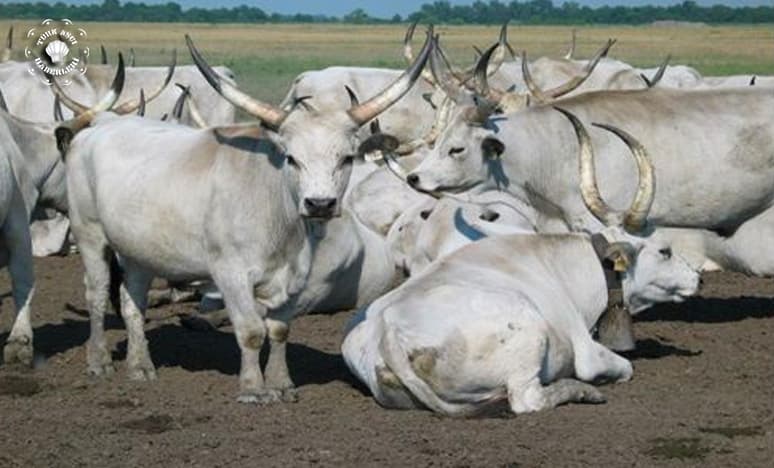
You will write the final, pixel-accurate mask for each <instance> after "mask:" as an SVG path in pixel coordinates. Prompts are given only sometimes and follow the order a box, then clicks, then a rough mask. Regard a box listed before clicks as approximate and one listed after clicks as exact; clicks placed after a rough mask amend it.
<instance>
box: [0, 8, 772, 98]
mask: <svg viewBox="0 0 774 468" xmlns="http://www.w3.org/2000/svg"><path fill="white" fill-rule="evenodd" d="M79 24H80V25H81V26H82V27H83V28H84V29H86V31H88V35H89V39H88V40H89V44H90V45H92V46H96V47H97V48H98V47H99V45H104V46H105V47H106V49H107V50H108V51H109V53H110V54H111V55H112V60H113V61H115V55H116V54H117V52H118V51H119V50H122V51H124V52H125V53H126V52H128V50H129V49H130V48H131V49H134V51H135V54H136V56H137V65H162V64H165V63H167V61H168V60H169V54H170V52H171V50H172V49H175V48H176V49H177V50H178V52H179V54H178V57H179V63H190V62H191V60H190V57H189V55H188V53H187V50H186V48H185V43H184V39H183V36H184V34H190V35H191V36H192V38H193V39H194V41H195V42H196V44H197V47H198V48H199V49H200V50H201V51H202V52H203V53H204V55H205V56H206V58H207V59H208V61H209V62H210V63H211V64H217V65H226V66H228V67H230V68H231V69H232V70H233V71H234V72H235V73H236V77H237V81H238V82H239V84H240V87H242V88H243V89H244V90H245V91H247V92H248V93H250V94H252V95H254V96H256V97H258V98H261V99H265V100H268V101H271V102H279V101H280V100H281V99H282V98H283V97H284V95H285V93H286V91H287V89H288V87H289V86H290V84H291V82H292V80H293V78H294V77H295V76H297V75H298V74H299V73H301V72H303V71H306V70H313V69H320V68H324V67H327V66H332V65H350V66H363V67H390V68H402V67H404V66H405V64H404V62H403V59H402V55H401V53H402V45H403V44H402V43H403V36H404V34H405V30H406V27H407V25H405V24H398V25H354V24H323V25H318V24H256V25H248V24H217V25H211V24H201V23H195V24H193V23H192V24H187V23H93V22H92V23H89V22H86V23H79ZM11 25H13V26H14V28H15V34H14V36H15V37H14V40H15V43H16V46H15V47H14V49H15V58H17V59H22V55H23V54H22V51H23V48H24V34H25V32H26V31H27V29H28V28H30V27H33V26H34V23H33V22H26V21H19V20H14V21H9V20H0V31H5V30H7V29H8V28H9V27H10V26H11ZM498 29H499V27H497V26H448V25H440V26H436V32H438V33H440V34H441V40H442V42H443V44H444V48H445V49H446V50H448V51H449V53H450V55H451V57H452V59H453V61H454V62H455V63H457V64H459V65H467V64H470V63H472V61H473V48H472V47H471V46H473V45H476V46H478V47H485V46H487V45H488V44H490V43H492V42H494V41H495V40H496V38H497V33H498ZM572 29H577V37H578V48H577V52H576V55H577V56H578V57H588V56H590V55H591V54H592V53H593V52H594V51H595V50H596V49H598V48H599V47H600V45H601V44H602V43H603V42H604V41H606V40H607V39H608V38H616V39H617V40H618V42H617V43H616V45H615V46H614V48H613V49H612V51H611V54H610V55H611V56H612V57H614V58H617V59H620V60H623V61H626V62H629V63H631V64H633V65H636V66H647V67H652V66H657V65H658V64H659V63H660V62H661V61H662V60H663V59H664V57H665V56H666V55H667V54H671V55H672V61H671V63H672V64H684V65H689V66H692V67H695V68H696V69H698V70H699V72H701V73H702V74H704V75H729V74H737V73H749V74H757V75H766V74H772V75H774V29H773V28H771V27H770V26H701V27H685V26H669V27H664V26H660V27H659V26H584V27H574V26H520V25H512V26H510V27H509V30H508V31H509V40H510V43H511V44H512V45H513V46H514V48H515V49H516V50H526V51H527V52H528V54H529V56H530V57H532V58H537V57H540V56H549V57H561V56H562V55H564V53H565V51H566V49H567V46H568V44H569V40H570V35H571V31H572ZM3 34H4V33H3ZM422 36H423V34H421V33H419V31H418V33H417V35H416V37H415V42H416V44H417V47H419V42H420V41H421V39H422Z"/></svg>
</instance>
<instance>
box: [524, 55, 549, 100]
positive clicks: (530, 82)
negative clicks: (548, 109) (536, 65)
mask: <svg viewBox="0 0 774 468" xmlns="http://www.w3.org/2000/svg"><path fill="white" fill-rule="evenodd" d="M521 75H522V77H523V79H524V84H525V85H527V90H529V93H530V94H531V95H532V97H534V98H535V100H537V101H538V102H549V101H551V98H550V97H548V95H546V94H545V93H543V90H542V89H541V88H540V86H538V85H537V83H535V80H534V79H533V78H532V72H531V71H530V70H529V63H528V62H527V51H526V50H523V51H521Z"/></svg>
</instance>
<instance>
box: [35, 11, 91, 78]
mask: <svg viewBox="0 0 774 468" xmlns="http://www.w3.org/2000/svg"><path fill="white" fill-rule="evenodd" d="M87 36H88V35H87V34H86V31H85V30H84V29H83V28H78V27H76V26H74V25H73V22H72V21H70V20H68V19H62V20H59V21H54V20H52V19H46V20H43V21H42V22H41V23H40V25H38V26H36V27H34V28H31V29H30V30H29V31H27V41H28V42H27V47H25V48H24V56H25V57H26V58H27V59H28V60H29V66H28V68H27V69H28V71H29V72H30V74H32V75H34V76H36V77H38V78H39V79H40V80H41V81H43V82H44V83H46V84H51V81H50V78H49V77H55V78H57V82H58V83H60V84H62V85H69V84H71V83H72V77H73V76H74V75H76V74H84V73H86V65H87V59H88V57H89V47H88V46H87V45H86V38H87Z"/></svg>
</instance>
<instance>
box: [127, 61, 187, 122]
mask: <svg viewBox="0 0 774 468" xmlns="http://www.w3.org/2000/svg"><path fill="white" fill-rule="evenodd" d="M176 66H177V49H173V50H172V63H170V64H169V67H168V68H167V76H166V77H165V78H164V82H163V83H162V84H161V86H159V87H158V88H156V89H155V90H153V92H152V93H149V94H148V96H147V97H146V98H145V102H150V101H152V100H154V99H156V98H157V97H158V96H159V94H161V92H162V91H164V89H165V88H166V87H167V85H168V84H169V82H170V81H172V75H174V74H175V67H176ZM138 107H140V102H139V100H137V99H132V100H130V101H126V102H124V103H121V104H120V105H118V106H116V107H115V108H113V112H115V113H116V114H122V115H123V114H128V113H130V112H134V111H135V110H137V108H138Z"/></svg>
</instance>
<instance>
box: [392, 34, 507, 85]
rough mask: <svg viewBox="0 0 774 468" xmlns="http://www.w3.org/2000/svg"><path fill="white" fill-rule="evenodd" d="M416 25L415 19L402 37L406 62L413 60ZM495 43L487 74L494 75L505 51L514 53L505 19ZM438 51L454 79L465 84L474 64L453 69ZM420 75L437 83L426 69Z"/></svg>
mask: <svg viewBox="0 0 774 468" xmlns="http://www.w3.org/2000/svg"><path fill="white" fill-rule="evenodd" d="M416 27H417V22H416V21H415V22H413V23H412V24H411V25H410V26H409V28H408V30H407V31H406V36H405V37H404V39H403V57H404V58H405V59H406V62H407V63H411V62H412V61H413V60H414V53H413V51H412V47H411V40H412V39H413V37H414V30H415V29H416ZM428 34H433V26H432V25H430V26H429V27H428ZM496 45H497V51H496V53H495V55H494V57H493V59H492V61H491V64H490V66H489V69H488V70H487V72H488V74H489V76H492V75H494V74H495V73H497V70H499V69H500V66H501V65H502V64H503V62H504V61H505V58H506V52H508V53H510V54H511V57H513V56H515V55H516V54H515V52H514V50H513V47H511V45H510V44H509V43H508V21H506V22H505V23H504V24H503V25H502V26H501V27H500V36H499V39H498V41H497V44H496ZM436 46H437V40H436ZM473 48H474V49H476V46H473ZM476 50H478V49H476ZM439 53H440V54H441V56H443V58H444V61H445V62H446V65H447V66H448V67H449V70H451V73H452V75H453V76H454V77H455V79H456V80H457V81H458V82H459V84H460V85H465V83H467V82H468V81H470V79H471V78H472V77H473V71H474V70H475V65H473V66H472V67H469V68H468V69H467V70H464V71H462V72H460V71H458V70H455V69H454V67H453V66H452V65H451V63H450V62H449V60H448V58H446V55H445V54H444V53H443V50H439ZM422 77H423V78H424V79H425V80H426V81H427V82H429V83H437V81H436V79H435V77H434V76H433V74H432V73H431V72H430V71H428V70H424V71H423V72H422Z"/></svg>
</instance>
